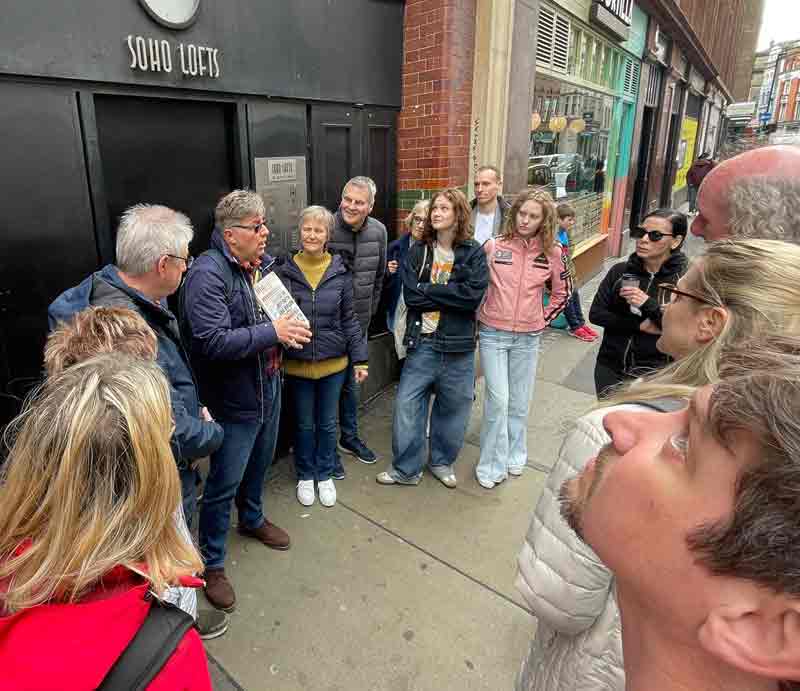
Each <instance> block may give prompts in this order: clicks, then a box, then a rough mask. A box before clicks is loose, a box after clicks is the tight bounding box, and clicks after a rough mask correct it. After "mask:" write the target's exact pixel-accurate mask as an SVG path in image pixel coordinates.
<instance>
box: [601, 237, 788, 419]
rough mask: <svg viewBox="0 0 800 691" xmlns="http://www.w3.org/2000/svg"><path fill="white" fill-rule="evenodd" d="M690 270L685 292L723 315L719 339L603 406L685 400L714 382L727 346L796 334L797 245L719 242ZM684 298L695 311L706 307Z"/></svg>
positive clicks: (773, 242) (767, 241)
mask: <svg viewBox="0 0 800 691" xmlns="http://www.w3.org/2000/svg"><path fill="white" fill-rule="evenodd" d="M692 266H693V267H694V268H695V271H690V273H688V274H687V275H686V278H685V279H684V281H685V283H686V286H685V287H686V290H687V291H688V292H691V293H692V294H693V295H696V296H698V297H699V298H702V299H703V300H706V301H707V302H708V303H710V304H711V305H716V306H719V307H723V308H724V309H725V310H726V311H727V319H726V321H725V324H724V326H723V328H722V331H721V332H720V334H719V336H717V337H716V338H715V339H713V340H712V341H710V342H708V343H706V344H703V345H702V346H700V347H699V348H697V350H695V351H693V352H692V353H690V354H689V355H687V356H686V357H684V358H681V359H680V360H678V361H677V362H674V363H672V364H671V365H669V366H667V367H665V368H664V369H663V370H660V371H658V372H657V373H656V374H653V375H651V376H649V377H645V378H643V379H641V380H637V381H635V382H633V383H632V384H630V385H629V386H628V387H627V388H625V389H622V390H621V391H618V392H617V393H616V394H612V396H611V397H609V398H607V399H606V400H604V401H603V405H604V406H605V405H616V404H618V403H625V402H627V401H634V400H652V399H654V398H664V397H667V396H670V397H680V398H687V397H689V396H691V395H692V390H693V389H694V387H699V386H705V385H706V384H710V383H715V382H717V381H719V378H720V374H719V364H720V359H721V357H722V355H723V354H724V353H725V352H726V351H727V350H729V349H730V348H734V347H739V346H742V345H743V344H746V343H748V341H750V340H754V339H756V338H764V337H768V336H771V335H778V334H782V335H785V336H800V247H799V246H797V245H794V244H791V243H788V242H781V241H778V240H722V241H720V242H715V243H712V244H711V245H709V246H708V248H707V249H706V252H705V254H703V255H701V256H700V257H698V258H697V259H696V260H695V261H694V263H693V265H692ZM690 280H692V282H691V283H689V281H690ZM682 299H684V298H682ZM685 299H689V300H690V301H691V302H692V303H693V307H694V309H696V310H700V309H708V307H709V305H708V304H705V305H704V304H703V303H700V302H698V301H694V300H691V298H685Z"/></svg>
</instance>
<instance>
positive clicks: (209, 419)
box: [200, 406, 214, 422]
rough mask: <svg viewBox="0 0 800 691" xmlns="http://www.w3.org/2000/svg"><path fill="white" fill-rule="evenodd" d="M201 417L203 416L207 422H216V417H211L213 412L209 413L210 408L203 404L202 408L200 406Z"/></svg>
mask: <svg viewBox="0 0 800 691" xmlns="http://www.w3.org/2000/svg"><path fill="white" fill-rule="evenodd" d="M200 417H201V418H202V419H203V420H204V421H205V422H214V418H213V417H211V413H209V412H208V408H206V407H205V406H203V407H202V408H200Z"/></svg>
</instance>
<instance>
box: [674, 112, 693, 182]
mask: <svg viewBox="0 0 800 691" xmlns="http://www.w3.org/2000/svg"><path fill="white" fill-rule="evenodd" d="M696 140H697V120H695V119H694V118H684V119H683V125H682V126H681V142H680V144H679V145H678V155H677V156H676V158H677V161H676V163H677V164H678V166H679V168H678V172H677V174H676V175H675V185H674V186H673V188H672V191H673V192H677V191H678V190H680V189H683V188H684V187H686V175H687V174H688V173H689V168H690V167H691V165H692V156H693V155H694V146H695V141H696Z"/></svg>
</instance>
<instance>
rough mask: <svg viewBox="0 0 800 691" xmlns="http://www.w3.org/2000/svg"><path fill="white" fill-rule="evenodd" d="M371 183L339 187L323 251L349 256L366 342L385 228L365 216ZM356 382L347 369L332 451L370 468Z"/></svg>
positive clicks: (381, 270) (379, 287) (339, 475)
mask: <svg viewBox="0 0 800 691" xmlns="http://www.w3.org/2000/svg"><path fill="white" fill-rule="evenodd" d="M376 191H377V188H376V186H375V181H374V180H372V178H368V177H366V176H363V175H359V176H356V177H354V178H352V179H350V180H348V181H347V182H346V183H345V186H344V189H342V201H341V203H340V204H339V209H338V211H337V212H336V214H335V215H334V224H333V233H332V234H331V238H330V241H329V242H328V249H329V250H330V251H331V253H333V254H345V253H347V254H350V255H351V257H352V275H353V295H354V298H355V311H356V317H357V318H358V323H359V326H360V327H361V334H362V338H363V339H364V340H365V341H366V340H367V337H368V335H369V325H370V322H371V321H372V317H373V316H375V314H376V312H377V311H378V306H379V305H380V304H381V292H382V291H383V277H384V274H385V273H386V242H387V238H386V226H384V225H383V223H381V222H380V221H379V220H378V219H377V218H373V217H372V216H370V212H371V211H372V207H373V206H374V205H375V194H376ZM358 388H359V385H358V382H357V381H356V379H355V370H354V369H353V364H352V363H350V364H349V365H348V366H347V374H346V376H345V380H344V386H343V387H342V396H341V398H340V399H339V445H338V450H339V451H340V452H341V453H346V454H348V455H350V456H354V457H355V458H357V459H358V460H359V461H361V462H362V463H367V464H372V463H375V461H376V460H377V459H378V457H377V456H376V455H375V452H374V451H372V449H370V448H369V447H368V446H367V445H366V444H365V443H364V442H363V440H362V439H361V437H359V436H358V400H359V393H358ZM333 477H334V479H336V480H344V477H345V471H344V466H343V465H342V461H341V458H340V457H339V454H338V453H337V454H336V463H335V467H334V471H333Z"/></svg>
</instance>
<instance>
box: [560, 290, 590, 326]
mask: <svg viewBox="0 0 800 691" xmlns="http://www.w3.org/2000/svg"><path fill="white" fill-rule="evenodd" d="M564 317H565V319H566V320H567V324H568V325H569V328H570V329H571V330H572V331H575V329H580V328H581V327H582V326H583V325H584V324H586V320H585V319H584V318H583V310H582V309H581V296H580V295H579V294H578V291H577V290H573V291H572V295H570V296H569V300H567V304H566V305H565V306H564Z"/></svg>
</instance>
